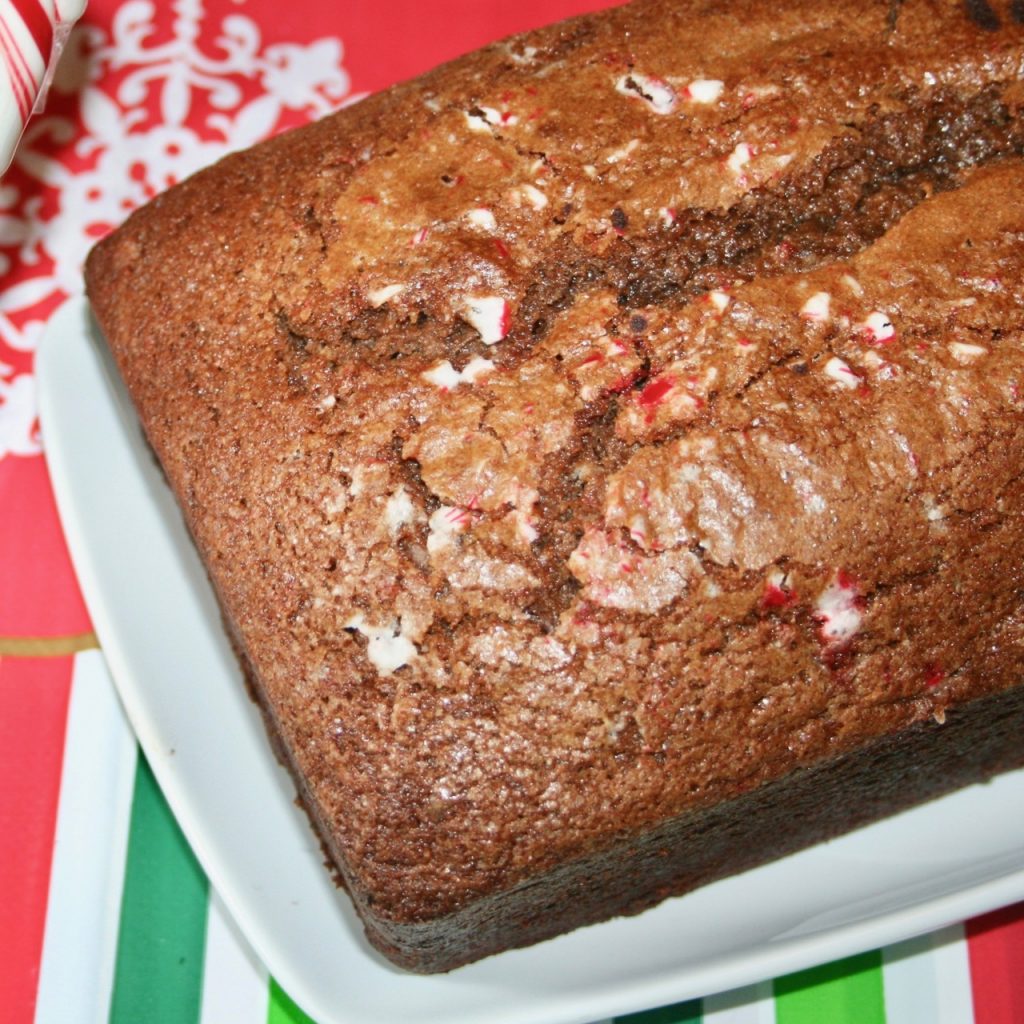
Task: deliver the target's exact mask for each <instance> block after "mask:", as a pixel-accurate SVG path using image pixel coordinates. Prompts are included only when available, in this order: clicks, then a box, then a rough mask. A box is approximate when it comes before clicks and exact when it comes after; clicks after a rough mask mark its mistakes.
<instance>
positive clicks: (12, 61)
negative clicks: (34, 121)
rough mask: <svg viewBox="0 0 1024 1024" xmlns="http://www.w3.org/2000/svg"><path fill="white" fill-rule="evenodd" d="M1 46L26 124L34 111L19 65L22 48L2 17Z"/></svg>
mask: <svg viewBox="0 0 1024 1024" xmlns="http://www.w3.org/2000/svg"><path fill="white" fill-rule="evenodd" d="M0 48H2V50H3V55H4V63H5V64H6V65H7V77H8V79H9V80H10V83H11V92H13V93H14V99H15V100H16V101H17V104H18V116H19V117H20V118H21V121H22V123H23V124H24V123H25V122H26V121H27V120H28V117H29V114H30V113H31V112H32V103H33V99H32V94H31V93H30V92H29V91H28V87H27V86H26V84H25V80H24V78H23V77H22V70H21V68H20V67H19V62H18V59H19V58H20V57H21V50H19V49H18V44H17V43H16V42H15V41H14V39H13V38H12V36H11V31H10V29H9V28H8V26H7V23H6V22H5V21H4V20H3V19H2V18H0Z"/></svg>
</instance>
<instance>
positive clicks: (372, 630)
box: [344, 612, 419, 676]
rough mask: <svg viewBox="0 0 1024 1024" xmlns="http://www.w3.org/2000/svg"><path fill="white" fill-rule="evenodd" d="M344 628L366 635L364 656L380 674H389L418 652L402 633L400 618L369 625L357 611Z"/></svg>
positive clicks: (410, 659)
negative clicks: (382, 623) (385, 622)
mask: <svg viewBox="0 0 1024 1024" xmlns="http://www.w3.org/2000/svg"><path fill="white" fill-rule="evenodd" d="M344 628H345V629H351V630H355V631H356V632H358V633H362V635H363V636H364V637H366V640H367V643H366V656H367V658H369V659H370V662H371V663H372V664H373V667H374V668H376V669H377V671H378V672H379V673H380V674H381V675H382V676H389V675H391V673H392V672H394V671H395V670H396V669H399V668H401V667H402V666H403V665H408V664H409V662H410V661H412V659H413V658H415V657H416V655H417V654H418V653H419V652H418V651H417V650H416V645H415V644H414V643H413V642H412V641H411V640H410V639H409V638H408V637H407V636H405V635H403V633H402V628H401V619H398V620H396V621H394V622H391V623H389V624H388V625H386V626H371V625H369V624H368V623H367V622H366V619H365V618H364V617H363V614H362V612H357V613H356V614H355V615H353V616H352V617H351V618H350V619H349V620H348V622H346V623H345V626H344Z"/></svg>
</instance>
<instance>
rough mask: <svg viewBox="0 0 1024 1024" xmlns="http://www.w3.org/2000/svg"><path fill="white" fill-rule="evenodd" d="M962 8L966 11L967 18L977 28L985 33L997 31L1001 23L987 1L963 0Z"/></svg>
mask: <svg viewBox="0 0 1024 1024" xmlns="http://www.w3.org/2000/svg"><path fill="white" fill-rule="evenodd" d="M964 7H965V8H966V9H967V16H968V17H969V18H970V19H971V21H973V22H974V24H975V25H977V26H978V28H980V29H984V30H985V31H986V32H998V31H999V28H1000V27H1001V25H1002V22H1001V21H1000V20H999V15H998V14H996V12H995V11H994V10H993V9H992V5H991V4H989V2H988V0H964Z"/></svg>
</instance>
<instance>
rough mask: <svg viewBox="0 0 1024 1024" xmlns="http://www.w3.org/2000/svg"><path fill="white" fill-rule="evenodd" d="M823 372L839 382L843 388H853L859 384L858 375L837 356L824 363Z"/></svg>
mask: <svg viewBox="0 0 1024 1024" xmlns="http://www.w3.org/2000/svg"><path fill="white" fill-rule="evenodd" d="M825 374H826V376H829V377H831V378H832V379H833V380H834V381H836V382H837V383H838V384H841V385H842V386H843V387H844V388H855V387H857V385H858V384H860V377H858V376H857V374H855V373H854V372H853V370H851V369H850V366H849V364H848V363H846V362H844V361H843V360H842V359H840V358H839V356H833V357H832V358H831V359H830V360H829V361H828V362H827V363H826V364H825Z"/></svg>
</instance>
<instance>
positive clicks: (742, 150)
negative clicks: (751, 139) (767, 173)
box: [725, 142, 754, 177]
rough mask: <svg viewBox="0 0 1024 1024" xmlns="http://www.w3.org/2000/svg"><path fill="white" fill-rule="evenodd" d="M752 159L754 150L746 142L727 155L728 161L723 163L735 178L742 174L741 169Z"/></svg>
mask: <svg viewBox="0 0 1024 1024" xmlns="http://www.w3.org/2000/svg"><path fill="white" fill-rule="evenodd" d="M753 157H754V150H753V149H752V148H751V147H750V145H749V144H748V143H746V142H741V143H739V144H738V145H737V146H736V148H735V149H734V150H733V151H732V152H731V153H730V154H729V157H728V159H727V160H726V161H725V166H726V167H728V168H729V170H730V171H732V173H733V174H735V175H736V176H737V177H739V176H741V175H742V174H743V168H744V167H746V166H747V164H749V163H750V161H751V160H752V159H753Z"/></svg>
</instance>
